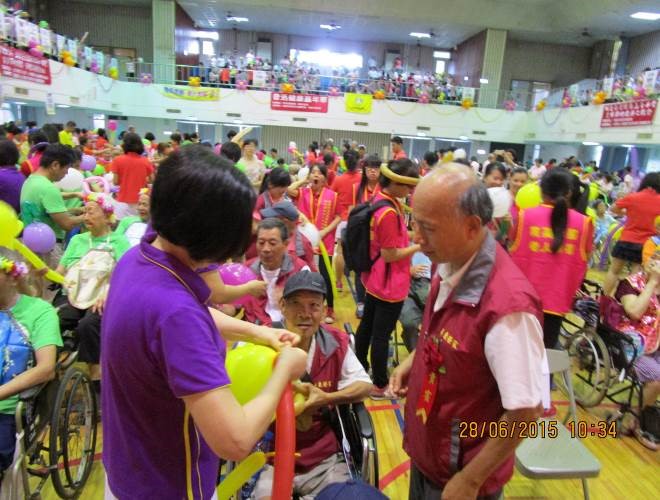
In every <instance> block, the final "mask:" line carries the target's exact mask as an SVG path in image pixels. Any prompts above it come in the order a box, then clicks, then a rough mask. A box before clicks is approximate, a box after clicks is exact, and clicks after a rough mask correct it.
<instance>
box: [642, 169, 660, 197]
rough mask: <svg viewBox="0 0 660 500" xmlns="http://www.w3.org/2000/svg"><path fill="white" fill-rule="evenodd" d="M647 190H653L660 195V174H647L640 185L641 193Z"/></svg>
mask: <svg viewBox="0 0 660 500" xmlns="http://www.w3.org/2000/svg"><path fill="white" fill-rule="evenodd" d="M645 189H653V190H655V192H656V193H658V194H660V172H651V173H650V174H646V176H645V177H644V178H643V179H642V182H641V183H640V184H639V191H643V190H645Z"/></svg>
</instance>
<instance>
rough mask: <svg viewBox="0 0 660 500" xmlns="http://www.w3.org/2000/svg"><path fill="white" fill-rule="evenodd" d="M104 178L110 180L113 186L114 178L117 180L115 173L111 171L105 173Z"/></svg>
mask: <svg viewBox="0 0 660 500" xmlns="http://www.w3.org/2000/svg"><path fill="white" fill-rule="evenodd" d="M103 178H104V179H105V180H106V181H108V182H109V183H110V185H111V186H112V184H113V182H114V180H115V177H114V174H113V173H112V172H109V173H107V174H104V175H103Z"/></svg>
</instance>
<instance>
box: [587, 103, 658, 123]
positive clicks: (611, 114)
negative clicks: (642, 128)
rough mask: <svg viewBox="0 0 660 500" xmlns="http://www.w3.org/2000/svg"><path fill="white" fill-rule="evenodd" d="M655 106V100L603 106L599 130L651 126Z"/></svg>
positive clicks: (656, 104)
mask: <svg viewBox="0 0 660 500" xmlns="http://www.w3.org/2000/svg"><path fill="white" fill-rule="evenodd" d="M657 106H658V101H657V100H656V99H643V100H638V101H628V102H617V103H614V104H605V105H604V106H603V116H602V118H601V119H600V126H601V128H611V127H637V126H639V125H651V124H652V123H653V118H654V117H655V109H656V108H657Z"/></svg>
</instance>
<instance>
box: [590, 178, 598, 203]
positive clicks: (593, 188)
mask: <svg viewBox="0 0 660 500" xmlns="http://www.w3.org/2000/svg"><path fill="white" fill-rule="evenodd" d="M599 194H600V190H599V189H598V184H596V183H595V182H592V183H591V184H589V201H594V200H595V199H596V198H598V195H599Z"/></svg>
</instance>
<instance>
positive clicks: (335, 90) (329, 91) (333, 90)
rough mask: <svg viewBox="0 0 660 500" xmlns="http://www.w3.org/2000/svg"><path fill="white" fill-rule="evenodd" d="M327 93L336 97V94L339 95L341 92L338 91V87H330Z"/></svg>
mask: <svg viewBox="0 0 660 500" xmlns="http://www.w3.org/2000/svg"><path fill="white" fill-rule="evenodd" d="M328 95H329V96H330V97H337V96H339V95H341V92H339V89H338V88H337V87H330V88H329V89H328Z"/></svg>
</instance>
